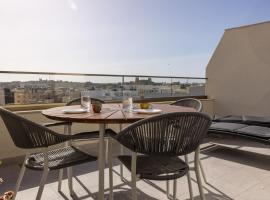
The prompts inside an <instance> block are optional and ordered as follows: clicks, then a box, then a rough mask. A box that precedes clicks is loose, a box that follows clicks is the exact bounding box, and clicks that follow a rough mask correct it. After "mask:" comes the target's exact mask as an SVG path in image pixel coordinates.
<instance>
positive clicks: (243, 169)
mask: <svg viewBox="0 0 270 200" xmlns="http://www.w3.org/2000/svg"><path fill="white" fill-rule="evenodd" d="M217 142H219V144H222V143H223V144H226V146H217V147H214V148H211V149H208V150H205V151H203V152H202V154H201V158H202V163H203V166H204V168H205V172H206V175H207V180H208V183H207V184H205V183H204V188H205V194H206V199H207V200H232V199H236V200H269V196H270V190H269V184H270V173H269V171H270V149H269V148H266V147H265V146H263V145H258V144H255V143H247V142H244V143H242V144H241V142H240V143H239V142H237V144H233V143H232V142H231V141H226V140H218V141H217ZM230 143H231V144H230ZM228 144H230V145H228ZM247 144H248V145H247ZM207 145H208V144H205V146H207ZM91 147H92V149H89V146H88V147H87V151H91V152H95V150H96V148H95V147H96V146H95V144H92V146H91ZM114 150H115V152H116V153H117V151H118V148H117V145H115V146H114ZM190 158H192V156H190ZM190 163H191V166H192V164H193V161H192V159H190ZM0 169H1V170H0V171H1V175H2V176H3V178H4V179H5V180H6V181H5V183H4V184H3V185H1V187H0V193H1V192H4V191H6V190H9V189H13V187H14V183H15V181H16V179H17V176H18V173H19V165H17V164H15V163H13V164H12V163H10V164H8V165H3V166H1V168H0ZM114 169H115V171H117V172H119V163H118V162H117V160H115V162H114ZM74 172H75V175H76V180H75V181H74V190H75V192H76V195H77V196H78V198H77V199H89V200H90V199H97V191H98V171H97V164H96V163H90V164H83V165H79V166H77V167H75V168H74ZM124 175H125V178H126V179H127V180H129V178H130V173H129V172H128V171H126V170H125V171H124ZM57 176H58V173H57V171H54V172H51V173H50V174H49V178H48V181H47V185H46V186H45V190H44V193H43V197H42V199H44V200H45V199H54V200H67V199H72V198H71V197H70V196H69V190H68V187H67V181H66V179H65V180H64V182H63V186H62V193H58V191H57ZM191 176H192V180H193V182H192V185H193V190H194V196H195V198H194V199H195V200H198V199H200V198H199V196H198V189H197V184H196V181H195V180H196V179H195V174H194V172H192V173H191ZM40 177H41V173H39V172H34V171H31V170H28V171H27V172H26V175H25V178H24V180H23V185H22V188H21V190H20V192H19V193H18V196H17V197H18V199H22V200H24V199H27V200H28V199H29V200H31V199H34V196H35V195H36V192H37V189H38V184H39V181H40ZM105 179H106V181H105V188H106V189H108V168H106V171H105ZM137 186H138V199H140V200H141V199H142V200H154V199H160V200H164V199H166V194H165V190H166V186H165V182H164V181H163V182H158V181H152V182H150V183H149V182H146V181H142V180H140V181H139V182H138V184H137ZM106 193H107V194H108V191H107V192H106ZM106 197H108V195H106ZM114 198H115V199H116V200H122V199H131V190H130V187H129V186H128V185H127V184H126V183H124V182H122V181H121V179H120V177H119V176H118V175H117V174H114ZM177 198H178V199H182V200H187V199H189V193H188V187H187V179H186V178H185V177H183V178H180V179H179V180H178V193H177Z"/></svg>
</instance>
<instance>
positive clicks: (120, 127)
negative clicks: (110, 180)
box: [119, 124, 124, 182]
mask: <svg viewBox="0 0 270 200" xmlns="http://www.w3.org/2000/svg"><path fill="white" fill-rule="evenodd" d="M122 128H123V127H122V124H119V130H120V131H121V130H122ZM123 154H124V147H123V145H121V144H120V155H123ZM120 178H121V180H122V181H123V182H124V168H123V164H122V163H120Z"/></svg>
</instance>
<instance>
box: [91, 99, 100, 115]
mask: <svg viewBox="0 0 270 200" xmlns="http://www.w3.org/2000/svg"><path fill="white" fill-rule="evenodd" d="M92 109H93V111H94V113H100V111H101V109H102V103H101V102H98V101H92Z"/></svg>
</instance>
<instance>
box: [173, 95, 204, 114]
mask: <svg viewBox="0 0 270 200" xmlns="http://www.w3.org/2000/svg"><path fill="white" fill-rule="evenodd" d="M171 105H175V106H185V107H190V108H195V109H196V110H197V112H201V111H202V108H203V107H202V102H201V101H200V100H198V99H194V98H185V99H180V100H178V101H175V102H173V103H171Z"/></svg>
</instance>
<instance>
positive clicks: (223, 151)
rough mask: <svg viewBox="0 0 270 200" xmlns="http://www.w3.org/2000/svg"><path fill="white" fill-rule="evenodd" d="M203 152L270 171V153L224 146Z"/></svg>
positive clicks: (210, 155)
mask: <svg viewBox="0 0 270 200" xmlns="http://www.w3.org/2000/svg"><path fill="white" fill-rule="evenodd" d="M201 154H202V155H207V156H208V157H216V158H219V159H222V160H227V161H231V162H235V163H240V164H243V165H248V166H252V167H255V168H259V169H263V170H268V171H270V156H269V155H263V154H259V153H255V152H251V151H246V150H242V149H235V148H229V147H224V146H222V147H220V148H217V149H214V150H211V151H205V152H202V153H201Z"/></svg>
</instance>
